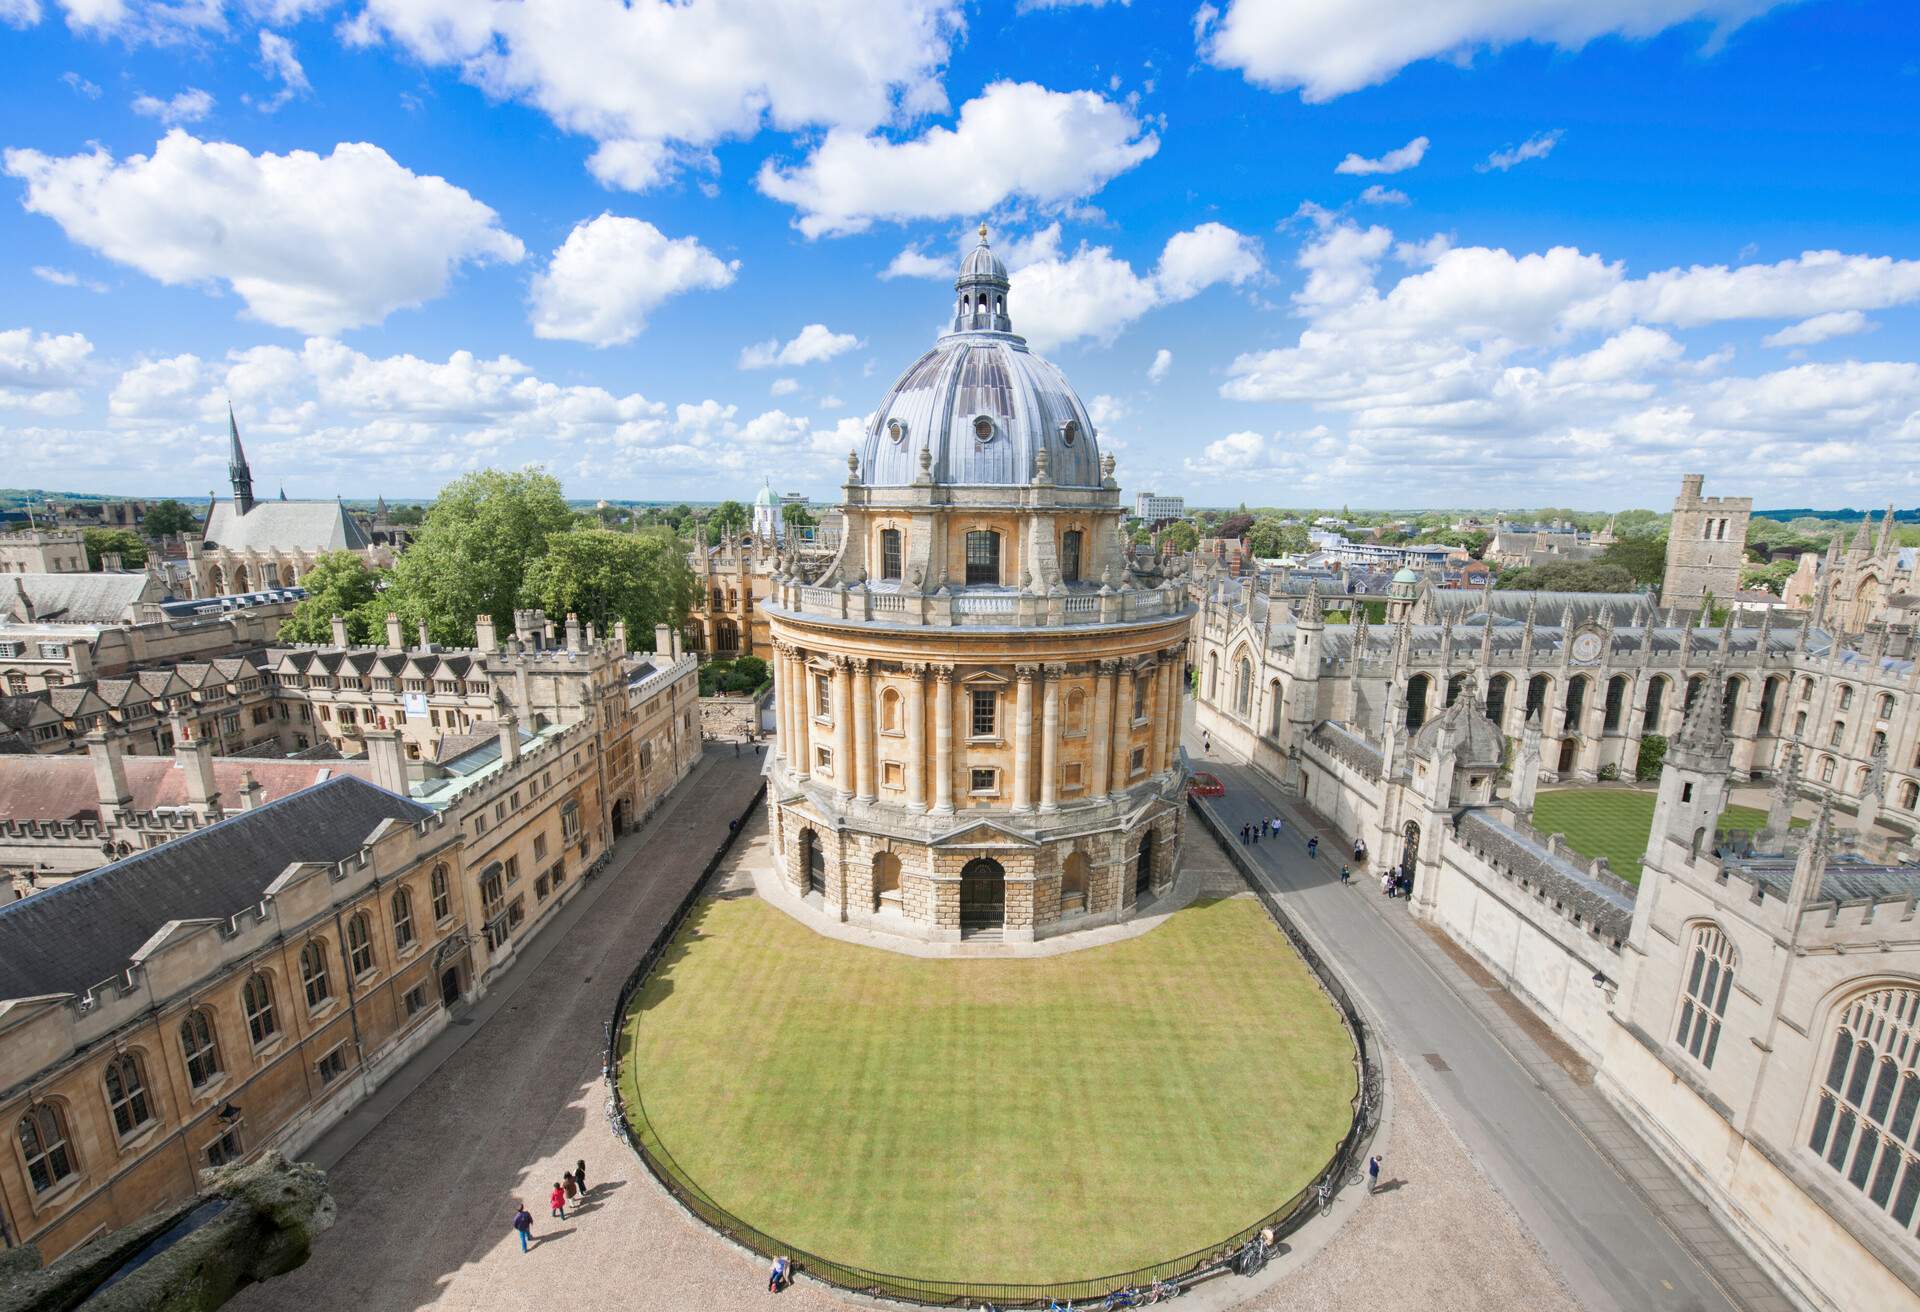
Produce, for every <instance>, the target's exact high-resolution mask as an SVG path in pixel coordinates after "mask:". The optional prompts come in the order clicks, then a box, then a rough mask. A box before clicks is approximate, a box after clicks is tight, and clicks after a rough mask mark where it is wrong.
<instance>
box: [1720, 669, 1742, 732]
mask: <svg viewBox="0 0 1920 1312" xmlns="http://www.w3.org/2000/svg"><path fill="white" fill-rule="evenodd" d="M1746 683H1747V681H1746V680H1745V679H1728V680H1727V689H1726V696H1724V697H1722V698H1721V699H1720V727H1721V728H1722V729H1725V730H1727V731H1728V732H1732V730H1733V717H1734V714H1735V712H1737V711H1738V710H1739V709H1740V695H1741V694H1742V693H1743V692H1745V691H1746Z"/></svg>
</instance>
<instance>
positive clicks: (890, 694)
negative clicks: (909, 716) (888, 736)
mask: <svg viewBox="0 0 1920 1312" xmlns="http://www.w3.org/2000/svg"><path fill="white" fill-rule="evenodd" d="M880 730H881V732H882V733H899V732H900V690H899V689H897V688H889V689H887V690H886V691H885V692H883V693H881V694H880Z"/></svg>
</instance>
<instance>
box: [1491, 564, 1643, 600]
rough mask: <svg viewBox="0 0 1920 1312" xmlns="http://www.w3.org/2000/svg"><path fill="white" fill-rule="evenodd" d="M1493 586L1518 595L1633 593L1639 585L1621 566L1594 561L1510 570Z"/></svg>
mask: <svg viewBox="0 0 1920 1312" xmlns="http://www.w3.org/2000/svg"><path fill="white" fill-rule="evenodd" d="M1493 586H1494V587H1495V588H1497V589H1500V590H1501V591H1518V592H1632V591H1633V590H1634V589H1635V588H1636V587H1637V586H1639V585H1638V582H1637V581H1636V580H1635V579H1634V577H1633V575H1631V574H1629V573H1628V572H1627V571H1626V570H1624V569H1622V568H1620V566H1618V565H1609V564H1607V563H1606V562H1605V561H1604V560H1594V561H1554V562H1552V563H1550V564H1546V565H1535V566H1533V567H1531V568H1529V569H1516V570H1510V571H1508V572H1507V573H1505V574H1502V575H1501V576H1500V581H1499V582H1498V583H1495V584H1494V585H1493Z"/></svg>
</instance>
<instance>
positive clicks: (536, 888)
mask: <svg viewBox="0 0 1920 1312" xmlns="http://www.w3.org/2000/svg"><path fill="white" fill-rule="evenodd" d="M533 896H534V900H535V901H538V902H545V901H546V900H547V877H546V876H545V875H542V876H540V877H539V878H538V879H536V880H534V881H533Z"/></svg>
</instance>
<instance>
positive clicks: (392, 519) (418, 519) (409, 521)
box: [387, 506, 427, 527]
mask: <svg viewBox="0 0 1920 1312" xmlns="http://www.w3.org/2000/svg"><path fill="white" fill-rule="evenodd" d="M426 519H427V508H426V507H425V506H394V507H392V508H391V509H390V510H388V511H387V522H388V523H389V524H401V525H405V526H407V527H411V526H413V525H415V524H424V523H425V522H426Z"/></svg>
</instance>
